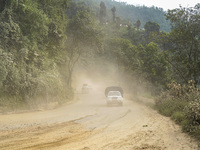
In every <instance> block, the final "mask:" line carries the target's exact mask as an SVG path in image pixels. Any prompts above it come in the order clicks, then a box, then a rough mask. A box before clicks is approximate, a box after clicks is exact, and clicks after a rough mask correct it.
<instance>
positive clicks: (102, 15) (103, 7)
mask: <svg viewBox="0 0 200 150" xmlns="http://www.w3.org/2000/svg"><path fill="white" fill-rule="evenodd" d="M106 14H107V11H106V5H105V3H104V2H102V1H101V3H100V14H99V17H100V23H101V24H103V23H105V17H106Z"/></svg>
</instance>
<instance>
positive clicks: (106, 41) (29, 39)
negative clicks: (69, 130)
mask: <svg viewBox="0 0 200 150" xmlns="http://www.w3.org/2000/svg"><path fill="white" fill-rule="evenodd" d="M0 4H1V5H0V58H1V59H0V90H1V91H0V106H3V107H7V106H9V105H15V104H20V105H27V106H29V107H34V106H36V105H37V103H38V101H44V102H45V103H48V102H50V101H58V102H59V103H63V102H65V101H66V100H68V99H71V98H72V97H73V86H72V83H73V73H74V70H75V68H76V67H77V66H79V67H81V69H84V68H87V69H88V68H90V69H88V70H89V71H91V72H98V71H105V72H108V69H107V68H106V67H107V66H108V64H112V66H115V67H116V68H117V70H118V71H120V74H119V76H120V79H121V82H124V83H125V82H126V83H128V86H129V87H130V89H134V88H136V87H138V85H140V86H145V87H147V88H149V89H151V90H152V93H154V94H156V92H158V93H159V92H160V91H162V90H166V89H167V88H168V86H167V85H168V83H170V82H179V83H185V82H187V81H188V80H190V79H193V80H195V84H197V83H198V79H199V73H200V55H199V52H200V46H199V43H200V38H199V36H200V22H199V20H200V18H199V17H200V15H199V9H200V5H199V4H197V5H196V6H195V7H194V8H182V7H180V8H178V9H174V10H169V11H168V12H164V11H163V10H162V9H160V8H155V7H151V8H148V7H144V6H143V7H135V6H133V5H126V4H125V3H119V2H116V1H112V0H104V1H100V0H84V1H83V0H71V1H70V0H58V1H54V0H43V1H40V0H35V1H32V0H23V1H18V0H0ZM165 13H166V14H165ZM164 14H165V16H164ZM165 17H166V19H167V20H165V19H164V18H165ZM169 22H170V23H171V27H172V30H171V31H170V30H169V28H170V26H169ZM166 31H167V32H166ZM169 31H170V32H169ZM77 64H78V65H77ZM97 66H98V67H97ZM76 69H77V68H76ZM106 69H107V70H106ZM134 91H136V90H134ZM13 102H15V103H13Z"/></svg>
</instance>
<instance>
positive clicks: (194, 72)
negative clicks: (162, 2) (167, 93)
mask: <svg viewBox="0 0 200 150" xmlns="http://www.w3.org/2000/svg"><path fill="white" fill-rule="evenodd" d="M199 8H200V4H198V5H196V6H195V7H194V8H183V7H180V8H177V9H174V10H168V13H167V14H166V17H167V19H169V20H170V21H171V25H172V31H171V33H170V35H169V41H170V45H171V46H170V47H168V49H169V50H170V54H171V57H170V59H171V62H172V63H173V64H174V66H175V68H177V69H178V70H181V72H182V76H183V77H182V78H181V79H182V82H187V80H189V79H194V80H195V81H197V80H198V78H199V73H200V53H199V52H200V47H199V43H200V35H199V33H200V22H199V20H200V15H199Z"/></svg>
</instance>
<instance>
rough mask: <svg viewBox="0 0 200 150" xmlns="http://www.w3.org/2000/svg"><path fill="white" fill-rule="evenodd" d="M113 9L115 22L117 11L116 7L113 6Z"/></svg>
mask: <svg viewBox="0 0 200 150" xmlns="http://www.w3.org/2000/svg"><path fill="white" fill-rule="evenodd" d="M111 11H112V15H113V23H115V19H116V11H117V9H116V7H115V6H113V8H111Z"/></svg>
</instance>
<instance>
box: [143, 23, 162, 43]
mask: <svg viewBox="0 0 200 150" xmlns="http://www.w3.org/2000/svg"><path fill="white" fill-rule="evenodd" d="M144 29H145V37H146V40H147V43H149V42H150V41H149V40H150V35H151V33H157V34H158V33H159V31H160V25H159V24H158V23H156V22H151V21H148V22H146V24H145V25H144Z"/></svg>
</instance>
